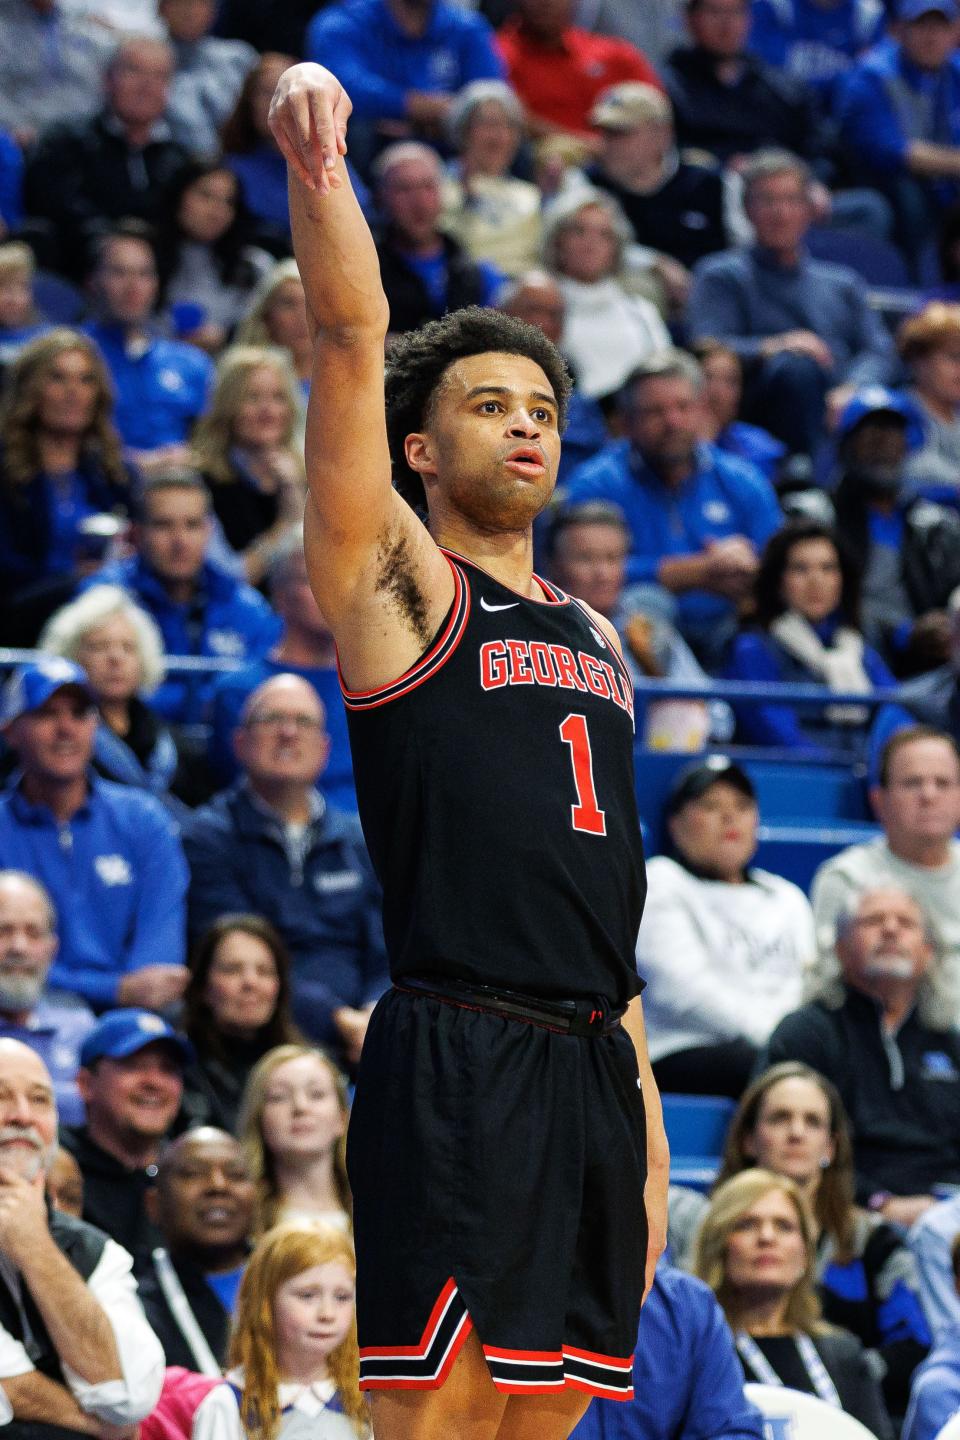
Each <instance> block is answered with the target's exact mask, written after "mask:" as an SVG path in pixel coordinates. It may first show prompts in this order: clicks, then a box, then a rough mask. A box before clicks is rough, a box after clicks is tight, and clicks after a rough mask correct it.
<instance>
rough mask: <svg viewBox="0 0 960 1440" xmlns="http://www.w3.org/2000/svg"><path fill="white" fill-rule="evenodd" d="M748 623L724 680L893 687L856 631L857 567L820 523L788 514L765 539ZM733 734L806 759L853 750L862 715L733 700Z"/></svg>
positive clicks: (851, 689) (849, 708)
mask: <svg viewBox="0 0 960 1440" xmlns="http://www.w3.org/2000/svg"><path fill="white" fill-rule="evenodd" d="M754 598H755V601H756V611H755V614H754V621H753V625H752V627H751V628H750V629H748V630H743V631H741V632H740V634H739V635H737V636H736V638H735V639H734V641H733V645H732V647H731V652H730V657H729V660H728V662H727V666H726V669H725V672H724V673H725V676H726V678H727V679H729V680H748V681H758V680H759V681H764V682H772V683H775V684H776V683H783V682H787V683H789V684H795V685H796V684H799V685H823V686H826V687H827V689H829V690H837V691H840V692H843V693H847V694H849V693H854V694H856V693H861V694H867V693H869V691H871V690H872V689H874V688H875V687H878V686H886V685H891V686H892V685H894V684H895V683H896V682H895V681H894V678H893V676H892V675H891V673H890V671H889V670H888V668H887V666H886V665H885V663H884V662H883V660H882V659H881V658H880V656H879V655H878V654H877V652H876V650H874V649H872V648H871V647H870V646H869V645H867V644H866V643H865V641H864V638H863V635H862V633H861V630H860V573H859V570H858V568H857V566H856V564H855V563H854V561H853V559H852V558H851V556H850V554H849V552H848V551H847V549H846V547H845V545H844V543H843V541H842V540H841V538H840V536H839V535H838V534H837V533H836V531H835V530H833V529H832V528H831V527H830V526H829V525H823V524H821V523H820V522H819V521H814V520H794V521H791V522H790V523H789V524H788V525H785V526H784V528H783V529H782V530H778V531H777V533H776V534H775V535H773V536H771V538H770V539H769V540H768V541H767V545H766V548H765V549H764V552H763V555H762V557H761V559H760V568H759V570H758V571H757V578H756V581H755V585H754ZM734 710H735V712H736V716H737V733H738V737H739V738H740V739H741V740H743V741H745V742H746V743H747V744H751V745H777V746H781V747H783V748H785V749H795V750H804V751H805V752H806V753H807V754H810V755H822V754H827V753H829V752H831V751H838V750H845V751H849V750H851V749H857V748H859V746H860V745H861V744H862V741H863V733H864V730H865V728H866V725H867V723H868V721H869V718H870V712H869V710H868V709H866V708H865V707H864V706H860V705H828V706H827V707H826V708H825V710H823V711H798V710H795V709H794V708H793V707H792V706H790V705H776V704H762V705H757V704H752V703H751V704H749V705H748V704H741V705H734Z"/></svg>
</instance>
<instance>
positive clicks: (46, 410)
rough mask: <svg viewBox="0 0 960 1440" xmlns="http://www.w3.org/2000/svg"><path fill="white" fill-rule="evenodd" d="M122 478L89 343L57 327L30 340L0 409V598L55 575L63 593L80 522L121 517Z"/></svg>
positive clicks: (126, 477) (100, 368)
mask: <svg viewBox="0 0 960 1440" xmlns="http://www.w3.org/2000/svg"><path fill="white" fill-rule="evenodd" d="M131 479H132V472H131V471H130V469H129V467H128V466H127V465H126V464H125V462H124V459H123V453H122V445H121V441H120V437H119V435H118V434H117V431H116V429H115V427H114V424H113V389H112V386H111V384H110V378H109V376H108V374H107V369H106V366H105V364H104V362H103V360H102V358H101V356H100V352H99V351H98V350H97V348H96V346H95V345H94V344H93V342H92V341H90V340H88V339H87V338H86V336H84V335H80V334H79V333H78V332H77V331H75V330H66V329H57V330H51V331H49V332H48V333H47V334H45V335H40V336H38V337H37V338H36V339H35V340H31V341H30V343H29V344H28V345H25V346H24V348H23V349H22V350H21V352H20V354H19V355H18V356H17V359H16V361H15V362H14V364H13V365H12V366H11V367H10V370H9V371H8V373H7V377H6V387H5V390H4V396H3V404H2V407H0V600H9V599H11V598H12V597H13V596H15V595H18V594H21V593H22V592H23V591H24V590H27V589H29V588H31V587H34V586H37V585H39V584H41V583H44V582H56V581H57V580H58V578H59V579H63V577H67V578H68V579H69V581H70V586H71V589H72V586H73V584H74V583H75V581H76V570H77V550H78V546H79V545H80V544H81V536H82V534H83V529H84V525H85V523H86V522H89V520H90V518H91V517H92V516H94V515H97V514H100V513H103V512H107V511H112V512H117V511H121V512H124V513H125V512H126V511H127V509H128V506H129V503H130V498H131ZM64 598H66V597H64ZM56 603H57V602H56V601H54V603H53V604H51V605H50V606H49V607H48V611H47V613H49V610H50V609H54V608H55V607H56ZM7 639H8V643H9V635H8V637H7Z"/></svg>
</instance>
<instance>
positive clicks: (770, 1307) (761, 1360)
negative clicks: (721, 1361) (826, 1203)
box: [693, 1169, 893, 1440]
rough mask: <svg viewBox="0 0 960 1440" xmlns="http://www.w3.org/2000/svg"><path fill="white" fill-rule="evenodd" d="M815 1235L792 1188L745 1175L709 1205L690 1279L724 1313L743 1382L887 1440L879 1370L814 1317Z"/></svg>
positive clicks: (762, 1173)
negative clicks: (826, 1408) (824, 1407)
mask: <svg viewBox="0 0 960 1440" xmlns="http://www.w3.org/2000/svg"><path fill="white" fill-rule="evenodd" d="M816 1237H817V1227H816V1223H815V1221H814V1219H813V1215H812V1213H811V1211H810V1208H809V1206H808V1204H807V1202H806V1200H805V1199H804V1197H803V1193H802V1192H801V1190H800V1187H799V1186H798V1185H796V1184H795V1183H794V1182H793V1181H792V1180H790V1179H788V1178H787V1177H786V1176H783V1175H775V1174H773V1172H772V1171H770V1170H762V1169H753V1170H745V1171H744V1172H743V1173H742V1174H740V1175H735V1176H734V1177H733V1178H732V1179H730V1180H727V1181H726V1182H725V1183H724V1184H723V1185H721V1186H720V1187H719V1188H718V1189H717V1190H716V1191H715V1193H714V1195H713V1198H712V1199H711V1202H710V1207H709V1209H708V1210H707V1213H706V1215H705V1216H704V1218H703V1221H702V1222H701V1225H700V1229H699V1231H698V1234H697V1239H696V1244H695V1248H694V1263H693V1269H694V1273H695V1274H697V1275H699V1277H700V1279H701V1280H705V1281H706V1283H707V1284H708V1285H709V1286H710V1289H711V1290H712V1291H713V1292H714V1294H715V1295H716V1297H717V1299H718V1300H719V1302H720V1305H721V1307H722V1308H723V1312H724V1314H725V1315H726V1317H727V1322H728V1324H729V1325H730V1328H731V1330H732V1331H733V1335H734V1340H735V1342H736V1346H737V1351H738V1353H739V1355H740V1361H741V1364H742V1366H743V1371H744V1375H745V1377H746V1379H747V1380H752V1381H757V1382H760V1383H761V1384H766V1385H785V1386H787V1387H789V1388H790V1389H792V1390H802V1391H805V1392H807V1393H808V1394H811V1395H817V1396H819V1397H820V1399H821V1400H824V1401H825V1402H826V1403H827V1404H828V1405H832V1406H834V1407H835V1408H836V1409H838V1410H845V1411H847V1413H848V1414H850V1415H853V1416H854V1417H855V1418H856V1419H857V1420H860V1421H861V1422H862V1423H863V1424H864V1425H866V1426H867V1428H868V1430H871V1431H872V1432H873V1434H874V1435H876V1436H878V1437H880V1440H891V1437H892V1435H893V1430H892V1426H891V1424H890V1417H889V1415H888V1414H887V1411H886V1407H885V1405H884V1402H883V1396H882V1394H881V1390H880V1382H879V1380H878V1378H877V1370H876V1369H875V1368H874V1366H873V1364H872V1363H871V1361H870V1359H869V1357H868V1356H867V1353H866V1352H865V1351H864V1349H863V1347H862V1345H861V1344H860V1341H859V1340H857V1339H855V1338H854V1336H852V1335H851V1334H849V1332H848V1331H846V1330H840V1329H835V1328H833V1327H831V1326H828V1325H827V1324H826V1323H825V1322H824V1320H823V1319H822V1316H821V1312H820V1302H819V1301H818V1299H817V1295H816V1291H815V1288H814V1274H815V1267H816Z"/></svg>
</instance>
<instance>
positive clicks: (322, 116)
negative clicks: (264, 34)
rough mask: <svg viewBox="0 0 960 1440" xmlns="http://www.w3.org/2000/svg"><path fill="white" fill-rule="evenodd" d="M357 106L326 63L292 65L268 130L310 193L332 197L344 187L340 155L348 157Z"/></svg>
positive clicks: (280, 88) (272, 108)
mask: <svg viewBox="0 0 960 1440" xmlns="http://www.w3.org/2000/svg"><path fill="white" fill-rule="evenodd" d="M352 109H353V105H352V103H351V101H350V96H349V95H348V94H347V92H346V90H344V88H343V86H342V85H341V84H340V81H339V80H338V79H337V77H336V75H334V74H332V73H331V72H330V71H329V70H325V69H324V67H323V66H322V65H313V64H309V63H307V64H303V65H291V67H290V69H289V70H285V71H284V72H283V74H282V75H281V76H280V79H279V81H278V83H277V88H276V91H275V92H274V96H273V100H272V101H271V104H270V119H269V124H270V129H271V131H272V133H273V138H274V139H275V140H276V142H277V145H278V146H279V147H280V151H281V154H282V155H283V157H284V159H285V160H286V162H287V164H288V165H289V166H290V167H291V169H292V170H293V172H294V174H295V175H296V176H297V177H298V179H300V180H301V181H302V182H303V184H304V185H306V187H307V189H308V190H315V191H316V192H317V194H318V195H328V194H329V193H330V191H331V189H336V188H337V187H338V186H339V184H340V177H339V175H337V174H336V173H335V166H336V163H337V156H338V155H346V153H347V120H348V119H349V117H350V112H351V110H352Z"/></svg>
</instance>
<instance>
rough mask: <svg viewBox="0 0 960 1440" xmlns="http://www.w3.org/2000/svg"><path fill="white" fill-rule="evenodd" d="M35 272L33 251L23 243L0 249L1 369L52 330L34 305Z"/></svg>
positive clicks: (11, 243)
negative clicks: (40, 336) (32, 342)
mask: <svg viewBox="0 0 960 1440" xmlns="http://www.w3.org/2000/svg"><path fill="white" fill-rule="evenodd" d="M36 270H37V262H36V261H35V260H34V258H33V251H32V250H31V249H30V246H29V245H25V244H24V243H23V241H22V240H8V241H7V243H6V244H5V245H0V367H2V366H5V365H9V364H10V362H11V360H14V359H15V358H16V356H17V355H19V353H20V351H21V350H22V349H23V347H24V345H26V344H27V342H28V341H29V340H33V339H35V338H36V337H37V336H38V335H42V334H43V333H44V332H45V331H47V330H49V329H50V328H51V327H50V325H48V324H47V323H46V322H45V321H44V320H43V319H42V318H41V316H40V315H39V313H38V312H37V307H36V304H35V302H34V298H33V277H34V275H35V274H36Z"/></svg>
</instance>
